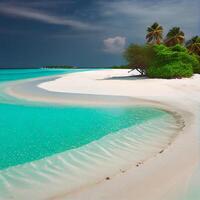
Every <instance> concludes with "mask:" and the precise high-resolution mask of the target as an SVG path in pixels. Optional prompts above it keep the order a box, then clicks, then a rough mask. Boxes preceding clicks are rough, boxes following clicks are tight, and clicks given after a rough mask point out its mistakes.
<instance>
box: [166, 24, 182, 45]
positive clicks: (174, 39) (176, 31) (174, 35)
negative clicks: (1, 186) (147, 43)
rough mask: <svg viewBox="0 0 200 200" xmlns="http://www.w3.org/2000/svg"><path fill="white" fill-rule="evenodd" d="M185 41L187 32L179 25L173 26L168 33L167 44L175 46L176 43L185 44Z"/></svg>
mask: <svg viewBox="0 0 200 200" xmlns="http://www.w3.org/2000/svg"><path fill="white" fill-rule="evenodd" d="M184 41H185V34H184V32H183V31H181V29H180V28H179V27H173V28H172V29H171V30H170V31H169V32H168V34H167V36H166V39H165V44H166V45H167V46H174V45H176V44H183V43H184Z"/></svg>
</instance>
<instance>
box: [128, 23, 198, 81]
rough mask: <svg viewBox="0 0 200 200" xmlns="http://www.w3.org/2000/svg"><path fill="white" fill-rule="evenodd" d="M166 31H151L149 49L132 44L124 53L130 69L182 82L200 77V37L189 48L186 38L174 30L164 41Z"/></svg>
mask: <svg viewBox="0 0 200 200" xmlns="http://www.w3.org/2000/svg"><path fill="white" fill-rule="evenodd" d="M163 32H164V31H163V27H162V26H161V25H159V24H158V23H154V24H153V25H152V26H149V27H148V28H147V34H146V40H147V44H146V45H137V44H131V45H129V47H128V48H127V49H126V50H125V52H124V58H125V59H126V60H127V62H128V66H129V67H130V68H132V69H136V70H137V71H139V72H140V73H141V75H145V74H146V75H147V76H148V77H152V78H182V77H191V76H192V75H193V73H200V37H199V36H195V37H193V38H192V39H190V40H189V41H188V42H186V44H185V34H184V32H183V31H182V30H181V28H180V27H173V28H172V29H170V30H169V32H168V33H167V34H166V36H165V38H163Z"/></svg>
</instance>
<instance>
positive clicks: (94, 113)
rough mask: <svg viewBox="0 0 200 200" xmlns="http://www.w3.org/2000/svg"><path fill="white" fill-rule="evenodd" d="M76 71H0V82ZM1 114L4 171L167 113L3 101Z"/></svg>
mask: <svg viewBox="0 0 200 200" xmlns="http://www.w3.org/2000/svg"><path fill="white" fill-rule="evenodd" d="M73 72H74V70H53V69H51V70H47V69H29V70H26V69H24V70H0V81H1V83H3V84H4V85H6V84H7V83H9V81H14V80H20V79H25V78H36V77H42V76H49V75H57V74H62V73H73ZM0 92H2V91H0ZM0 96H1V95H0ZM0 113H1V114H0V170H3V169H6V168H8V167H11V166H16V165H19V164H23V163H27V162H30V161H34V160H38V159H41V158H44V157H47V156H51V155H53V154H55V153H59V152H64V151H66V150H69V149H73V148H77V147H80V146H82V145H84V144H88V143H90V142H92V141H94V140H98V139H100V138H102V137H103V136H105V135H107V134H109V133H115V132H117V131H119V130H120V129H124V128H128V127H130V126H133V125H137V124H141V123H143V122H145V121H147V120H150V119H154V118H155V119H156V118H160V117H161V116H163V115H166V113H165V112H164V111H161V110H158V109H154V108H149V107H130V108H129V107H81V106H56V105H45V106H44V104H41V105H38V104H37V105H36V104H34V103H33V104H22V105H21V104H15V103H12V104H10V103H6V102H5V101H1V100H0Z"/></svg>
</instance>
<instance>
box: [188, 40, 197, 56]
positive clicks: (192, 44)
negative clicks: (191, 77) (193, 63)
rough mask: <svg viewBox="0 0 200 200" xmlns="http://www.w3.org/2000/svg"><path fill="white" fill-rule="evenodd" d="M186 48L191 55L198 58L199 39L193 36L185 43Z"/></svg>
mask: <svg viewBox="0 0 200 200" xmlns="http://www.w3.org/2000/svg"><path fill="white" fill-rule="evenodd" d="M186 47H187V48H188V50H189V51H190V52H192V53H195V54H197V55H199V56H200V37H199V36H195V37H193V38H192V39H190V40H189V41H188V42H187V43H186Z"/></svg>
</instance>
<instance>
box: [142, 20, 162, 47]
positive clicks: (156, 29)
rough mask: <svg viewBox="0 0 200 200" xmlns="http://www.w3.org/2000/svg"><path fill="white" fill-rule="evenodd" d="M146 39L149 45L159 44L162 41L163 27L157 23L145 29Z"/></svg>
mask: <svg viewBox="0 0 200 200" xmlns="http://www.w3.org/2000/svg"><path fill="white" fill-rule="evenodd" d="M146 39H147V42H148V43H149V44H160V43H161V42H162V40H163V27H162V26H160V25H159V24H158V23H157V22H155V23H154V24H153V25H152V26H149V27H148V28H147V35H146Z"/></svg>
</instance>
